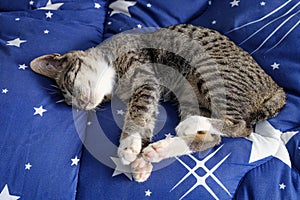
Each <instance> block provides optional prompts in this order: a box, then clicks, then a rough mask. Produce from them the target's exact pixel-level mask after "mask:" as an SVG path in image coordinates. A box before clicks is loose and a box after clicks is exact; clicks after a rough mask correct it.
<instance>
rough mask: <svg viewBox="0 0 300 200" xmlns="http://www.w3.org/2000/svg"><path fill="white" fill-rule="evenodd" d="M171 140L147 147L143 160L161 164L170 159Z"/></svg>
mask: <svg viewBox="0 0 300 200" xmlns="http://www.w3.org/2000/svg"><path fill="white" fill-rule="evenodd" d="M169 143H170V140H168V139H165V140H160V141H158V142H155V143H152V144H150V145H149V146H147V147H146V148H145V149H144V150H143V153H142V156H143V158H144V159H145V160H146V161H148V162H160V161H161V160H163V159H165V158H167V157H168V146H169Z"/></svg>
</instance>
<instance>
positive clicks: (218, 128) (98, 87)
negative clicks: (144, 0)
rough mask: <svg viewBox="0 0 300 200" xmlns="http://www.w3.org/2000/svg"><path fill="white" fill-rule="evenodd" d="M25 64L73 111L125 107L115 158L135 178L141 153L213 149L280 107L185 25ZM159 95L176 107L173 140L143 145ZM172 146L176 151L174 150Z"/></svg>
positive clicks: (281, 96)
mask: <svg viewBox="0 0 300 200" xmlns="http://www.w3.org/2000/svg"><path fill="white" fill-rule="evenodd" d="M31 67H32V69H33V70H34V71H36V72H38V73H41V74H43V75H46V76H48V77H51V78H54V79H55V80H56V82H57V84H58V85H59V87H60V88H61V90H62V92H63V95H64V96H65V99H66V102H68V103H69V104H72V105H73V106H75V107H77V108H79V109H87V110H90V109H94V108H95V107H96V106H97V105H98V104H100V103H101V102H102V101H103V100H104V97H105V96H110V95H111V94H113V95H118V96H119V97H120V98H121V99H123V100H124V101H127V102H128V112H127V113H126V117H125V122H124V127H123V131H122V135H121V139H120V147H119V151H118V154H119V156H120V158H121V159H122V160H123V162H124V164H130V163H131V164H132V166H135V167H133V171H134V172H136V180H137V181H144V180H145V179H147V178H148V176H149V175H150V174H149V173H146V174H147V175H145V174H143V168H139V166H140V165H139V164H136V163H135V162H139V163H140V162H141V156H142V157H143V158H144V160H148V161H150V162H158V161H160V160H161V159H164V158H167V157H170V156H177V155H181V154H185V153H190V152H195V151H201V150H205V149H207V148H210V147H213V146H215V145H217V144H219V142H220V140H221V135H223V134H224V135H226V136H228V137H243V136H248V135H249V134H250V133H251V132H252V126H253V125H254V124H255V123H256V122H258V121H260V120H263V119H267V118H269V117H272V116H274V115H276V114H277V113H278V112H279V110H280V109H281V108H282V107H283V106H284V104H285V93H284V91H283V89H282V88H280V87H279V86H278V85H277V84H276V83H275V82H274V81H273V80H272V78H271V77H270V76H268V75H267V74H266V73H265V72H264V71H263V70H262V69H261V68H260V67H259V65H258V64H257V63H256V62H255V60H254V59H253V58H252V57H251V56H250V55H249V54H248V53H247V52H245V51H243V50H242V49H241V48H239V47H238V46H236V45H235V44H234V43H233V42H232V41H230V40H229V39H228V38H227V37H226V36H224V35H221V34H220V33H218V32H217V31H214V30H210V29H206V28H203V27H198V26H193V25H186V24H182V25H176V26H170V27H167V28H164V29H159V30H156V31H154V32H152V31H151V32H145V33H124V34H119V35H117V36H115V37H113V38H112V39H110V40H108V41H106V42H104V43H102V44H100V45H99V46H97V47H95V48H91V49H88V50H86V51H73V52H70V53H67V54H65V55H58V54H53V55H47V56H42V57H40V58H37V59H35V60H34V61H32V63H31ZM113 88H114V89H113ZM160 98H165V99H171V100H176V101H177V102H178V108H179V114H180V117H181V123H180V124H179V125H178V127H177V128H176V131H177V135H178V137H177V138H176V139H173V140H172V139H166V141H164V140H163V141H160V142H159V143H156V144H150V145H149V143H150V142H151V139H152V136H153V129H154V125H155V118H156V115H157V112H158V110H157V105H158V102H159V100H160ZM74 99H75V100H74ZM197 116H198V117H197ZM199 116H202V117H199ZM203 117H205V118H203ZM201 124H202V125H201ZM204 126H205V127H210V128H207V129H205V128H203V127H204ZM195 127H196V128H195ZM187 130H190V131H187ZM137 136H138V137H137ZM172 141H173V142H172ZM172 144H173V145H172ZM183 144H185V145H186V147H187V149H186V147H185V146H184V145H183ZM176 145H177V146H176ZM178 145H181V147H180V148H179V149H182V150H180V152H181V153H180V152H179V151H177V150H176V151H174V148H177V147H178ZM182 145H183V146H182ZM172 148H173V150H172ZM143 149H144V150H143ZM158 149H164V151H163V153H162V152H160V151H159V150H158ZM184 149H185V150H184ZM167 152H169V153H167ZM171 152H173V153H171ZM145 166H147V168H151V166H149V163H148V164H147V165H145ZM151 169H152V168H151Z"/></svg>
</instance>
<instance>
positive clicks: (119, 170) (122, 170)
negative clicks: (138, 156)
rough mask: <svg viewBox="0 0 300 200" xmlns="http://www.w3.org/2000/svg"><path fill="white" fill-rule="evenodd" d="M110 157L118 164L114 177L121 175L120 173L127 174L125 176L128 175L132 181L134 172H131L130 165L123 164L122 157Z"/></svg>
mask: <svg viewBox="0 0 300 200" xmlns="http://www.w3.org/2000/svg"><path fill="white" fill-rule="evenodd" d="M110 159H112V161H113V162H114V163H115V165H116V168H115V171H114V173H113V175H112V177H114V176H117V175H120V174H125V176H127V178H129V179H130V180H131V181H132V174H131V168H130V166H129V165H123V163H122V161H121V159H120V158H115V157H110Z"/></svg>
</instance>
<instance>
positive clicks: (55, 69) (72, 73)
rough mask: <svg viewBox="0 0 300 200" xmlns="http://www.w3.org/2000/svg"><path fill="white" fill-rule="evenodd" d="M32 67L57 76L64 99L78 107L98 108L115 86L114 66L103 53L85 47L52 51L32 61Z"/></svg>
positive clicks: (46, 74)
mask: <svg viewBox="0 0 300 200" xmlns="http://www.w3.org/2000/svg"><path fill="white" fill-rule="evenodd" d="M30 67H31V69H32V70H33V71H35V72H37V73H39V74H42V75H45V76H47V77H49V78H52V79H54V80H55V81H56V83H57V85H58V87H59V88H60V90H61V92H62V94H63V96H64V98H65V102H66V103H67V104H69V105H72V106H74V107H75V108H77V109H84V110H92V109H95V108H96V107H97V106H98V105H99V104H100V103H101V102H102V101H103V100H104V98H105V96H107V95H110V94H111V92H112V90H113V85H114V79H115V70H114V69H113V68H112V67H111V66H109V63H108V61H107V60H106V59H105V58H104V57H103V58H101V56H100V55H97V57H96V56H90V55H89V54H87V52H84V51H72V52H69V53H66V54H64V55H60V54H49V55H44V56H41V57H38V58H36V59H34V60H33V61H31V63H30Z"/></svg>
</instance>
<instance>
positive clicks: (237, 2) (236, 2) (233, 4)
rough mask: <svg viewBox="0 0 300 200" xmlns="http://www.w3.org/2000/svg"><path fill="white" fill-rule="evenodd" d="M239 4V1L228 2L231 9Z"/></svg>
mask: <svg viewBox="0 0 300 200" xmlns="http://www.w3.org/2000/svg"><path fill="white" fill-rule="evenodd" d="M239 3H240V1H238V0H233V1H232V2H230V4H231V7H234V6H239Z"/></svg>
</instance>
